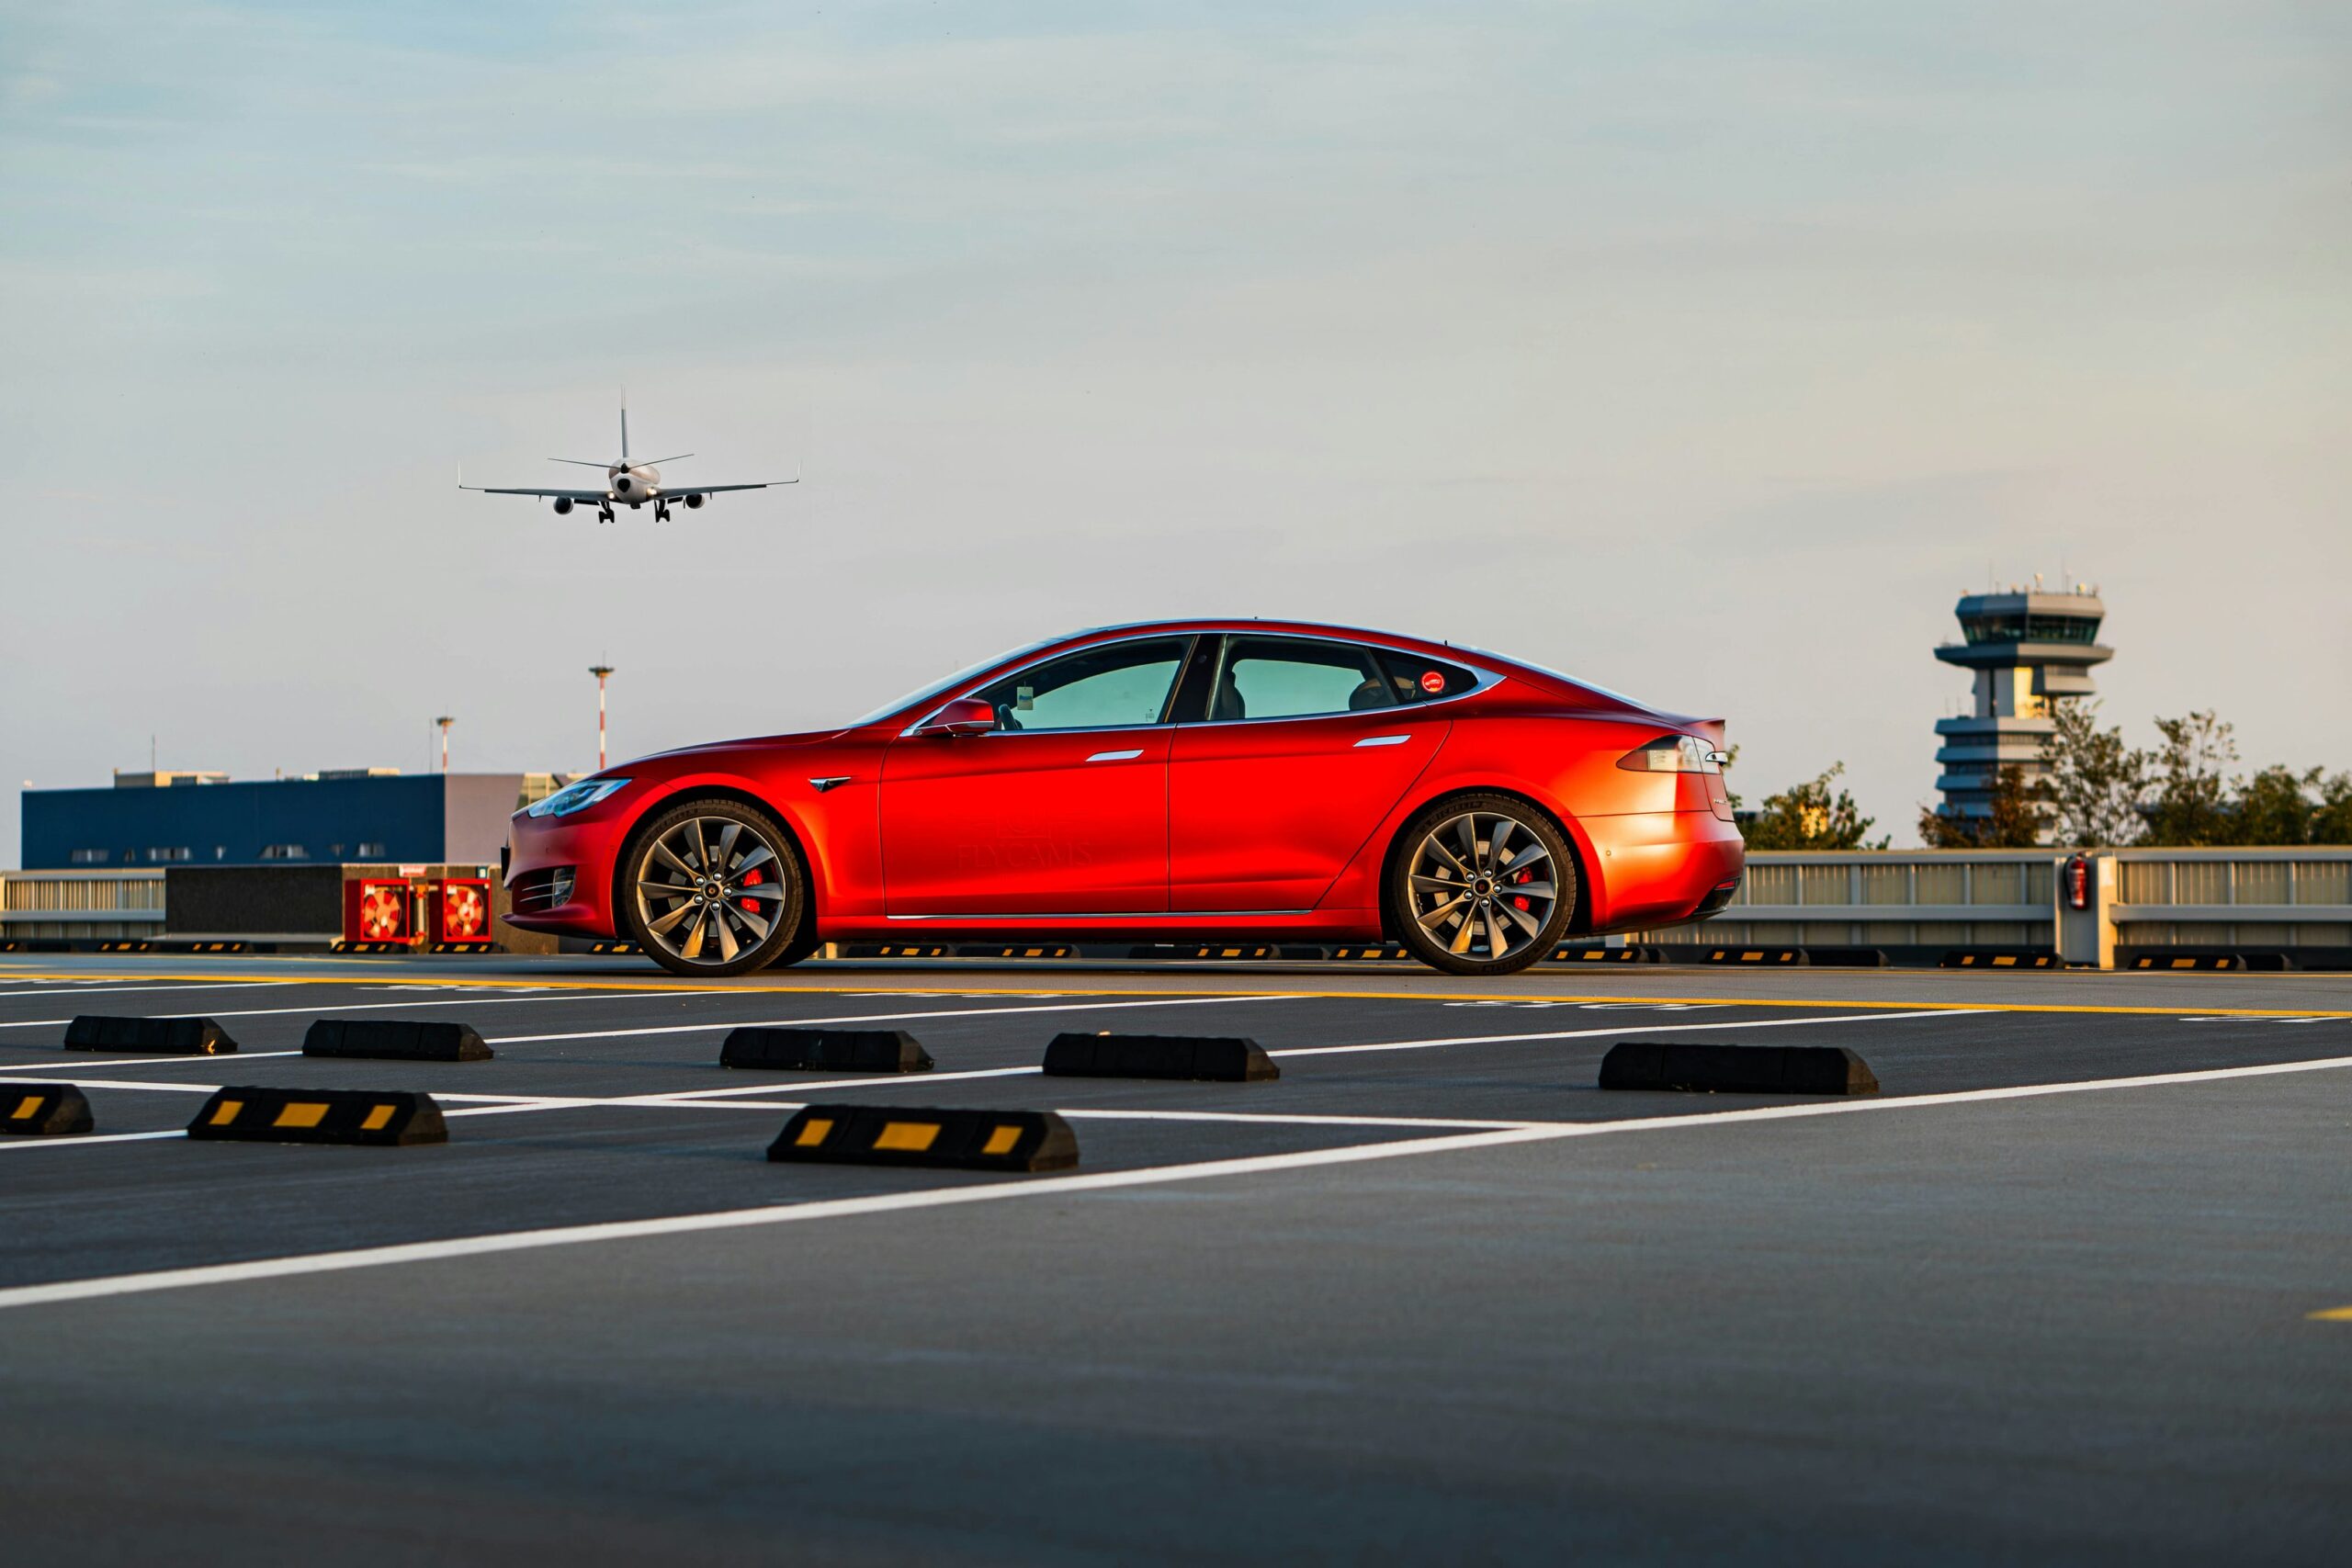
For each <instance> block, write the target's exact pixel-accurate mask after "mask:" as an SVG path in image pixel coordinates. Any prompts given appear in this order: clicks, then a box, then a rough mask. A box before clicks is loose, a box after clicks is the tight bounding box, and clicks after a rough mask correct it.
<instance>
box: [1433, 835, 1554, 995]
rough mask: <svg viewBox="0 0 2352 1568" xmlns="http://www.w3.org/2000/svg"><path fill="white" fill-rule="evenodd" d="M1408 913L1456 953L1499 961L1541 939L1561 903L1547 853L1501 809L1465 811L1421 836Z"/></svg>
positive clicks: (1548, 852) (1550, 856)
mask: <svg viewBox="0 0 2352 1568" xmlns="http://www.w3.org/2000/svg"><path fill="white" fill-rule="evenodd" d="M1407 873H1408V880H1407V883H1406V897H1407V903H1408V909H1407V913H1408V915H1410V917H1411V918H1412V919H1414V920H1416V921H1418V922H1419V925H1420V928H1421V931H1422V932H1423V933H1424V934H1425V935H1427V936H1428V937H1429V938H1430V941H1432V942H1436V943H1437V944H1438V945H1439V946H1441V947H1442V948H1444V949H1445V951H1446V952H1447V953H1450V954H1452V955H1453V956H1454V957H1457V958H1469V959H1476V960H1479V961H1481V962H1484V963H1498V962H1501V961H1503V960H1506V959H1510V958H1513V957H1516V956H1518V955H1520V954H1521V953H1524V952H1525V951H1526V949H1527V948H1528V947H1529V946H1530V945H1531V944H1532V943H1534V942H1540V941H1542V940H1543V939H1544V931H1545V930H1546V929H1547V928H1548V927H1549V926H1550V924H1551V922H1552V915H1553V911H1554V910H1555V908H1557V907H1558V904H1559V900H1560V886H1559V878H1558V874H1557V872H1556V871H1555V868H1554V866H1553V863H1552V852H1551V851H1550V850H1548V849H1546V848H1545V847H1544V840H1543V839H1542V838H1541V837H1540V836H1538V835H1537V833H1536V832H1535V830H1534V829H1532V828H1530V827H1529V826H1528V825H1527V824H1526V823H1524V822H1522V821H1521V820H1519V819H1518V818H1515V817H1511V816H1508V815H1506V814H1504V813H1502V812H1498V811H1464V812H1463V813H1461V814H1460V815H1459V816H1454V817H1449V818H1446V819H1445V820H1444V821H1442V822H1440V823H1439V824H1438V825H1437V826H1436V827H1434V828H1432V829H1430V831H1429V832H1428V833H1427V834H1425V835H1424V836H1423V837H1422V839H1421V841H1420V843H1419V844H1418V845H1416V846H1415V848H1414V850H1413V859H1412V863H1411V864H1410V865H1409V866H1408V868H1407Z"/></svg>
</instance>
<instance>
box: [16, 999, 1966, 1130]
mask: <svg viewBox="0 0 2352 1568" xmlns="http://www.w3.org/2000/svg"><path fill="white" fill-rule="evenodd" d="M1263 999H1265V998H1254V997H1191V998H1181V1000H1182V1001H1183V1002H1199V1001H1258V1000H1263ZM1071 1005H1073V1006H1076V1005H1081V1004H1071ZM1112 1005H1114V1006H1119V1007H1149V1006H1164V1005H1170V1004H1168V1003H1153V1002H1120V1003H1114V1004H1112ZM1064 1010H1068V1009H1067V1008H1064V1007H1046V1008H977V1009H973V1010H971V1011H972V1012H974V1013H978V1014H981V1015H991V1014H994V1013H999V1012H1056V1011H1064ZM1982 1011H1985V1009H1982V1008H1951V1009H1943V1010H1936V1011H1930V1012H1865V1013H1848V1014H1840V1015H1837V1016H1833V1017H1828V1018H1758V1019H1733V1020H1730V1021H1725V1022H1721V1023H1643V1024H1628V1025H1623V1026H1620V1027H1617V1028H1613V1029H1564V1030H1549V1031H1544V1032H1537V1033H1526V1034H1463V1035H1453V1036H1449V1037H1447V1038H1444V1039H1438V1040H1384V1041H1374V1042H1372V1043H1366V1044H1361V1045H1297V1046H1291V1047H1288V1048H1285V1049H1283V1050H1279V1051H1269V1052H1267V1053H1266V1055H1269V1056H1277V1057H1289V1056H1322V1055H1339V1054H1344V1053H1349V1052H1359V1051H1427V1050H1435V1049H1437V1048H1439V1047H1442V1046H1448V1045H1496V1044H1516V1043H1521V1042H1527V1041H1545V1040H1585V1039H1596V1038H1600V1039H1610V1038H1615V1037H1617V1036H1621V1035H1626V1034H1660V1033H1676V1034H1679V1033H1682V1032H1686V1031H1695V1030H1702V1029H1706V1030H1717V1029H1773V1028H1780V1027H1783V1026H1786V1025H1791V1024H1801V1023H1821V1024H1830V1023H1874V1022H1878V1021H1903V1020H1905V1019H1917V1018H1954V1017H1960V1016H1963V1015H1967V1014H1972V1013H1977V1012H1982ZM962 1016H966V1015H965V1014H963V1013H956V1014H941V1013H885V1014H881V1015H878V1016H876V1015H867V1016H865V1017H852V1018H841V1019H815V1020H807V1021H806V1022H811V1023H860V1022H865V1023H872V1022H887V1021H891V1020H893V1019H899V1018H926V1017H928V1018H938V1017H962ZM679 1027H684V1028H695V1029H698V1028H702V1027H704V1026H702V1025H699V1024H694V1025H684V1026H669V1025H665V1026H663V1028H662V1029H659V1030H653V1031H627V1032H628V1033H640V1032H652V1033H663V1032H672V1031H673V1029H675V1028H679ZM714 1027H718V1028H731V1027H736V1026H734V1025H726V1024H721V1025H716V1026H714ZM525 1038H529V1039H540V1038H545V1037H544V1036H537V1035H533V1036H526V1037H525ZM560 1038H573V1037H571V1036H561V1037H560ZM584 1038H602V1036H585V1037H584ZM492 1043H497V1044H505V1043H509V1042H508V1041H507V1040H503V1039H502V1040H498V1041H495V1042H492ZM250 1055H255V1056H259V1055H301V1053H300V1052H299V1051H287V1052H253V1053H250ZM189 1060H204V1061H226V1060H228V1058H227V1057H222V1056H213V1057H201V1058H198V1057H191V1058H189ZM67 1065H70V1064H67ZM91 1065H92V1066H97V1065H98V1064H95V1063H94V1064H91ZM1043 1072H1044V1069H1043V1068H1042V1067H1038V1066H1016V1067H974V1068H969V1069H967V1070H965V1071H962V1072H953V1073H900V1074H890V1075H873V1074H868V1075H864V1076H861V1077H849V1078H816V1079H797V1080H786V1081H778V1082H763V1083H749V1084H735V1085H729V1086H728V1087H727V1088H724V1089H672V1090H669V1091H667V1092H664V1093H658V1094H627V1095H584V1094H583V1095H564V1094H538V1095H497V1094H475V1093H470V1092H460V1091H458V1090H440V1089H435V1090H431V1091H428V1092H431V1093H432V1094H434V1095H435V1098H437V1099H441V1100H448V1101H450V1102H451V1103H453V1104H464V1105H468V1106H469V1107H471V1109H468V1110H464V1111H448V1112H447V1115H451V1116H490V1115H515V1114H519V1113H522V1112H526V1111H580V1110H587V1109H594V1108H602V1107H607V1106H640V1107H662V1106H673V1105H675V1106H685V1105H693V1104H699V1103H705V1102H708V1101H712V1100H758V1099H760V1098H761V1097H763V1096H773V1095H775V1094H777V1093H779V1092H782V1093H786V1094H796V1095H806V1094H811V1093H814V1092H816V1091H818V1090H820V1089H906V1088H920V1087H922V1085H925V1084H936V1083H955V1082H957V1081H959V1080H963V1079H967V1078H1009V1077H1039V1076H1041V1075H1042V1074H1043ZM77 1081H80V1082H82V1083H83V1084H84V1087H85V1088H89V1089H162V1090H165V1091H178V1092H181V1093H202V1094H209V1093H210V1092H212V1090H213V1089H217V1088H219V1087H220V1086H219V1085H217V1084H182V1083H158V1082H144V1081H139V1080H131V1079H120V1078H115V1079H108V1078H91V1079H86V1080H77ZM478 1102H480V1103H478ZM776 1103H778V1104H786V1103H788V1104H790V1105H792V1106H795V1107H797V1106H799V1105H802V1104H805V1103H807V1101H805V1100H792V1101H788V1102H786V1101H777V1102H776ZM1432 1124H1433V1125H1455V1124H1456V1123H1452V1122H1437V1123H1432ZM1481 1124H1483V1123H1481ZM1494 1124H1495V1125H1500V1126H1531V1125H1541V1123H1533V1122H1498V1123H1494ZM94 1141H96V1140H93V1139H89V1138H80V1139H75V1138H44V1139H40V1140H38V1141H36V1142H31V1143H27V1144H11V1145H0V1147H30V1148H74V1147H78V1146H80V1145H84V1144H88V1143H91V1142H94Z"/></svg>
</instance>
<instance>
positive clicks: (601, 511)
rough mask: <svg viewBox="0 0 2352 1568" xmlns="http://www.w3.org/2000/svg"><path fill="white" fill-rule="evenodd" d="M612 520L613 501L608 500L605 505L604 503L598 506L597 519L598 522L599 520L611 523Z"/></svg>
mask: <svg viewBox="0 0 2352 1568" xmlns="http://www.w3.org/2000/svg"><path fill="white" fill-rule="evenodd" d="M612 520H613V508H612V503H611V502H606V503H605V504H604V505H602V506H600V507H598V508H596V521H597V522H599V523H610V522H611V521H612Z"/></svg>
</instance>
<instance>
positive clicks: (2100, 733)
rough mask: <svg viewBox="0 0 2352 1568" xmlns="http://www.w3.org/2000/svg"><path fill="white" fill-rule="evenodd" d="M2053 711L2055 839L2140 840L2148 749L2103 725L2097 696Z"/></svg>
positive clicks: (2047, 754) (2049, 792)
mask: <svg viewBox="0 0 2352 1568" xmlns="http://www.w3.org/2000/svg"><path fill="white" fill-rule="evenodd" d="M2051 718H2052V722H2054V723H2055V724H2056V726H2057V728H2056V729H2055V730H2054V731H2053V732H2052V735H2051V737H2050V744H2049V746H2048V748H2047V749H2046V750H2044V752H2043V753H2042V755H2043V757H2044V759H2045V760H2046V761H2048V763H2049V765H2050V773H2049V774H2048V776H2047V778H2046V779H2045V780H2044V784H2043V787H2044V791H2045V794H2046V797H2047V799H2048V801H2049V805H2050V829H2051V836H2052V839H2053V840H2055V841H2056V842H2058V843H2060V844H2063V845H2065V846H2068V847H2069V848H2081V849H2088V848H2095V847H2112V846H2114V845H2118V844H2128V843H2130V842H2131V841H2132V840H2134V839H2137V838H2138V837H2139V836H2140V835H2141V834H2142V833H2143V831H2144V830H2145V828H2146V825H2145V823H2143V821H2142V819H2141V817H2140V795H2141V792H2142V791H2143V790H2144V789H2145V788H2146V787H2147V778H2148V761H2149V759H2148V754H2147V753H2146V752H2145V751H2141V750H2135V749H2134V748H2132V747H2130V746H2127V745H2125V744H2124V743H2123V731H2122V729H2121V728H2120V727H2118V728H2108V729H2101V728H2099V725H2098V718H2099V713H2098V699H2097V698H2086V699H2082V700H2077V701H2073V702H2062V703H2055V704H2052V707H2051ZM1921 836H1922V837H1925V836H1926V829H1924V828H1923V829H1921ZM1929 841H1930V842H1933V840H1929Z"/></svg>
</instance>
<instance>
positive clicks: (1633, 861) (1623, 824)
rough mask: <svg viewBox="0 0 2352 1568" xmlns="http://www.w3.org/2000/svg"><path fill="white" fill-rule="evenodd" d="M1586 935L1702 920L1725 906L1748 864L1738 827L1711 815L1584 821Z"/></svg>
mask: <svg viewBox="0 0 2352 1568" xmlns="http://www.w3.org/2000/svg"><path fill="white" fill-rule="evenodd" d="M1578 825H1579V826H1580V827H1581V828H1582V829H1584V833H1585V836H1586V838H1588V839H1589V840H1591V843H1592V852H1593V856H1594V861H1595V865H1594V876H1593V880H1594V884H1595V886H1594V889H1593V897H1592V900H1591V903H1590V905H1589V913H1590V918H1591V921H1592V924H1591V928H1590V929H1591V931H1592V933H1594V934H1600V933H1605V932H1610V931H1642V930H1645V929H1651V928H1656V927H1659V926H1676V925H1681V924H1683V923H1685V922H1686V921H1690V920H1694V919H1706V918H1707V917H1708V916H1710V915H1713V913H1715V912H1716V911H1717V910H1719V909H1721V908H1723V907H1724V905H1725V904H1727V903H1729V902H1730V901H1731V898H1732V896H1733V895H1734V894H1735V893H1736V892H1737V891H1738V888H1739V878H1740V874H1741V873H1742V871H1743V870H1744V869H1745V868H1746V866H1747V843H1746V842H1745V841H1744V840H1742V839H1741V838H1740V836H1739V829H1738V827H1737V826H1736V825H1735V824H1733V823H1730V822H1725V821H1724V820H1722V819H1721V818H1717V817H1716V816H1715V815H1714V814H1713V812H1711V811H1703V810H1702V811H1641V812H1631V813H1627V814H1626V815H1623V816H1618V817H1588V818H1582V819H1581V820H1580V822H1579V824H1578Z"/></svg>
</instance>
